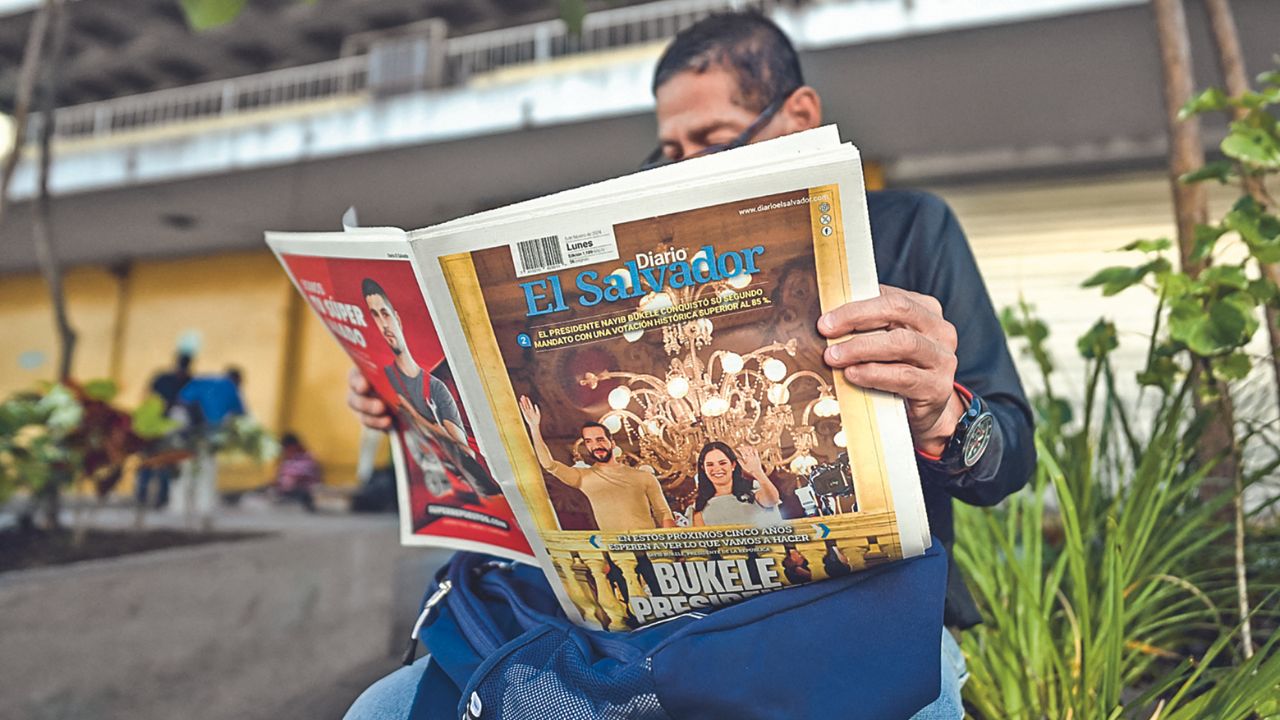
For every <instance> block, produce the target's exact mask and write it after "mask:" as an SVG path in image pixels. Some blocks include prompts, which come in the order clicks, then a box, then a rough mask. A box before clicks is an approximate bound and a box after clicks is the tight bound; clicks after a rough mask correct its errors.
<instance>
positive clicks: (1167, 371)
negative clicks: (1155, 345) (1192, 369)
mask: <svg viewBox="0 0 1280 720" xmlns="http://www.w3.org/2000/svg"><path fill="white" fill-rule="evenodd" d="M1180 371H1181V368H1179V367H1178V364H1177V363H1176V362H1174V360H1173V358H1172V357H1169V355H1167V354H1160V353H1157V354H1154V355H1152V357H1151V362H1150V363H1148V365H1147V367H1146V369H1145V370H1143V371H1142V372H1140V373H1138V375H1137V378H1138V383H1139V384H1142V385H1147V386H1150V387H1158V388H1163V389H1164V390H1166V391H1169V390H1172V389H1173V383H1174V381H1175V380H1177V378H1178V373H1179V372H1180Z"/></svg>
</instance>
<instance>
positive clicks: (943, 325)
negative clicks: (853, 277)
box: [818, 285, 955, 347]
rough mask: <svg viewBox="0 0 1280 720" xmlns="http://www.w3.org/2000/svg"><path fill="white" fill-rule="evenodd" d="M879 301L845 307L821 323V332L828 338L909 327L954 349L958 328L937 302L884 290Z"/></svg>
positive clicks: (851, 303) (824, 318) (853, 303)
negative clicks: (946, 316) (943, 312)
mask: <svg viewBox="0 0 1280 720" xmlns="http://www.w3.org/2000/svg"><path fill="white" fill-rule="evenodd" d="M884 288H885V292H884V294H882V295H880V296H879V297H875V298H870V299H868V300H856V301H854V302H850V303H845V304H844V305H841V306H840V307H838V308H835V309H834V310H831V311H830V312H828V313H826V314H825V315H823V316H822V317H821V318H819V319H818V331H819V332H821V333H822V334H823V335H824V336H826V337H829V338H831V337H840V336H842V335H847V334H849V333H856V332H868V331H871V330H886V329H892V328H900V327H905V328H909V329H912V330H915V331H917V332H920V333H923V334H924V335H928V336H930V337H933V338H936V339H938V340H939V342H941V343H942V344H943V345H948V346H951V347H954V345H955V343H954V338H955V328H953V327H952V326H951V323H949V322H947V321H946V320H945V319H944V318H943V317H942V313H941V306H940V305H939V304H938V301H937V300H934V299H933V298H930V297H928V296H926V295H920V294H918V293H910V292H907V291H905V290H898V289H897V288H891V287H889V286H887V285H886V286H884Z"/></svg>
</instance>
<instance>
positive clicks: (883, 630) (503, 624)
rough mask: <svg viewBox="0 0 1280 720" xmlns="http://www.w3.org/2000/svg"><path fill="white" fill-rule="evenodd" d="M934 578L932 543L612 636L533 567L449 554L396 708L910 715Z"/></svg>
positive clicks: (480, 717) (497, 718) (942, 565)
mask: <svg viewBox="0 0 1280 720" xmlns="http://www.w3.org/2000/svg"><path fill="white" fill-rule="evenodd" d="M946 582H947V561H946V557H945V555H944V552H943V550H942V544H941V543H939V542H937V541H936V540H935V541H934V543H933V547H932V548H931V549H930V550H929V551H928V552H927V553H926V554H925V555H924V556H922V557H919V558H915V559H912V560H906V561H902V562H897V563H892V564H888V565H884V566H881V567H878V568H874V569H871V570H866V571H864V572H858V573H853V574H851V575H847V576H845V577H841V578H832V579H828V580H823V581H821V582H815V583H810V584H806V585H801V586H798V587H792V588H787V589H785V590H780V591H776V592H772V593H768V594H765V595H760V596H757V597H754V598H751V599H748V600H745V601H743V602H740V603H738V604H735V605H730V606H727V607H723V608H719V609H716V610H713V611H711V612H707V613H705V614H704V613H688V614H685V615H681V616H678V617H675V618H672V619H670V620H667V621H664V622H661V623H657V624H654V625H650V626H646V627H643V628H641V629H639V630H634V631H632V632H628V633H611V632H603V631H592V630H586V629H583V628H581V627H578V626H577V625H574V624H573V623H571V622H569V620H568V619H567V618H566V617H565V616H564V614H563V613H562V612H561V610H560V607H559V605H558V603H557V602H556V599H555V597H554V596H553V595H552V592H551V588H550V587H548V585H547V582H546V579H545V577H544V576H543V574H542V571H541V570H539V569H538V568H535V567H530V566H526V565H519V564H512V563H509V562H502V561H497V560H494V559H493V558H490V557H488V556H484V555H477V554H474V553H458V554H457V555H455V556H454V557H453V559H452V560H451V561H450V562H449V564H448V565H446V566H445V567H444V568H443V569H442V570H441V571H440V573H439V574H438V575H437V577H436V582H435V583H434V584H433V586H432V587H431V588H430V590H429V592H428V593H427V597H426V598H424V601H423V608H424V609H423V618H424V620H425V623H424V624H423V625H422V628H421V638H422V641H423V643H424V644H425V646H426V648H427V650H428V651H429V652H430V653H431V660H430V662H429V663H428V664H427V669H426V672H425V673H424V674H423V676H422V680H421V682H420V683H419V685H418V690H417V694H416V696H415V698H414V701H413V705H412V711H411V712H410V715H409V717H410V718H412V719H413V720H443V719H446V718H447V719H449V720H456V719H457V718H462V719H463V720H549V719H553V718H554V719H556V720H597V719H600V720H614V719H617V720H623V719H626V720H702V719H704V718H705V719H707V720H712V719H715V720H720V719H724V718H734V719H735V720H737V719H739V718H741V719H743V720H751V719H754V718H761V719H764V718H769V719H771V720H772V719H776V718H842V719H845V718H848V719H856V718H869V719H874V720H893V719H894V718H904V719H905V718H909V717H911V716H912V715H914V714H915V713H916V712H917V711H918V710H920V709H921V708H923V707H924V706H926V705H928V704H929V703H931V702H933V701H934V700H935V699H936V698H937V697H938V694H939V692H940V654H939V641H940V637H941V632H942V605H943V595H944V591H945V588H946ZM411 653H412V649H411ZM411 660H412V654H410V656H409V657H408V658H406V662H408V661H411Z"/></svg>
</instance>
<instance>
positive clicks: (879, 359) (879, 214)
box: [348, 12, 1035, 720]
mask: <svg viewBox="0 0 1280 720" xmlns="http://www.w3.org/2000/svg"><path fill="white" fill-rule="evenodd" d="M652 87H653V93H654V98H655V107H654V111H655V114H656V116H657V118H656V119H657V126H658V144H657V147H656V148H655V149H654V151H653V152H652V153H651V154H650V155H649V157H648V158H647V160H646V161H645V165H646V166H653V165H660V164H664V163H669V162H679V161H681V160H685V159H688V158H692V157H698V156H701V155H707V154H710V153H714V152H718V151H722V150H726V149H730V148H734V147H739V146H742V145H746V144H748V143H753V142H759V141H762V140H768V139H772V138H776V137H781V136H783V135H787V134H790V133H795V132H800V131H803V130H808V129H811V128H816V127H818V126H820V125H822V124H823V115H822V99H821V96H820V95H819V93H818V91H817V90H816V89H815V88H813V87H811V86H809V85H807V84H805V82H804V79H803V75H802V73H801V69H800V62H799V58H798V56H797V54H796V52H795V49H794V47H793V46H792V45H791V42H790V40H788V38H787V37H786V35H785V34H784V33H783V32H782V31H781V30H780V29H779V28H778V27H777V26H776V25H775V24H773V23H772V22H771V21H769V20H768V19H766V18H764V17H763V16H761V15H758V14H755V13H749V12H748V13H727V14H719V15H713V16H710V17H708V18H706V19H704V20H702V21H700V22H698V23H696V24H694V25H693V26H691V27H689V28H687V29H685V30H683V31H682V32H681V33H680V34H679V35H677V36H676V38H675V39H674V40H673V41H672V43H671V44H670V45H669V46H668V47H667V49H666V51H665V52H664V53H663V55H662V57H661V59H660V60H659V61H658V65H657V68H656V70H655V72H654V78H653V86H652ZM867 207H868V211H869V214H870V220H871V235H872V242H873V245H874V252H875V259H876V268H877V271H878V273H879V277H880V281H881V283H882V285H881V288H880V290H881V293H880V296H879V297H876V298H872V299H869V300H861V301H855V302H850V303H847V304H845V305H843V306H841V307H839V308H836V309H834V310H832V311H830V312H828V313H826V314H825V315H823V316H822V317H820V318H816V319H815V321H816V323H817V328H818V330H819V332H820V333H821V334H822V335H824V336H826V337H828V338H839V337H845V336H848V339H846V340H844V341H843V342H841V343H838V344H835V345H833V346H831V347H830V348H828V350H827V352H826V356H825V359H826V361H827V364H828V365H829V366H831V367H832V368H833V369H836V370H839V371H841V372H843V373H844V375H845V377H846V378H847V379H848V380H849V381H850V382H852V383H853V384H855V385H859V386H862V387H866V388H872V389H876V390H883V391H886V392H892V393H896V394H898V395H900V396H901V397H902V398H903V399H904V400H905V401H906V407H907V416H908V423H909V425H910V429H911V436H912V440H913V442H914V445H915V449H916V453H917V464H918V466H919V470H920V476H921V481H922V483H923V485H924V488H923V490H924V499H925V506H926V510H927V513H928V517H929V525H930V529H931V530H932V532H933V534H934V535H935V536H936V537H937V538H938V539H939V540H941V541H942V543H943V545H944V546H946V547H947V549H948V550H950V549H951V546H952V544H953V543H954V540H955V530H954V523H953V516H952V507H951V506H952V501H953V499H955V500H960V501H961V502H966V503H969V504H973V505H994V504H995V503H998V502H999V501H1000V500H1002V499H1003V498H1004V497H1006V496H1007V495H1009V494H1010V493H1012V492H1014V491H1016V490H1018V489H1019V488H1021V487H1023V486H1024V485H1025V484H1026V482H1027V480H1028V478H1029V477H1030V476H1031V473H1032V471H1033V469H1034V467H1035V450H1034V445H1033V439H1032V435H1033V422H1032V414H1031V409H1030V406H1029V404H1028V402H1027V399H1026V395H1025V393H1024V392H1023V389H1022V385H1021V382H1020V380H1019V378H1018V374H1017V371H1016V370H1015V368H1014V364H1013V359H1012V357H1011V356H1010V354H1009V350H1008V346H1007V344H1006V341H1005V337H1004V333H1003V331H1002V330H1001V328H1000V323H999V320H998V319H997V317H996V313H995V310H994V308H993V307H992V304H991V300H990V298H989V297H988V295H987V291H986V287H985V285H984V283H983V281H982V276H981V274H980V273H979V271H978V267H977V264H976V262H975V261H974V257H973V253H972V251H971V250H970V248H969V244H968V241H967V240H966V239H965V236H964V233H963V231H962V230H961V228H960V224H959V222H958V221H957V220H956V217H955V215H954V214H953V213H952V212H951V210H950V208H948V207H947V205H946V203H944V202H943V201H942V200H941V199H939V198H937V197H935V196H933V195H930V194H928V193H923V192H911V191H900V190H894V191H881V192H869V193H868V194H867ZM348 404H349V405H350V406H351V408H352V409H353V410H354V411H355V412H356V413H357V414H358V415H360V416H361V419H362V421H363V422H364V423H365V424H366V425H368V426H370V427H374V428H384V429H385V428H387V427H389V426H390V423H391V420H390V418H389V417H388V416H387V411H386V408H385V406H383V404H382V403H381V402H380V401H379V400H377V399H376V398H375V397H374V396H373V394H372V391H371V388H369V386H368V384H367V383H366V382H365V381H364V380H363V378H362V377H361V376H360V375H359V373H358V372H354V371H353V372H352V373H351V375H350V392H349V394H348ZM948 556H949V557H950V553H948ZM992 561H993V562H994V561H996V557H995V555H994V553H993V555H992ZM980 621H981V618H980V616H979V615H978V613H977V609H976V607H975V605H974V603H973V600H972V598H971V596H970V595H969V593H968V591H967V589H966V588H965V586H964V582H963V580H962V579H961V578H960V575H959V573H958V571H956V569H955V566H954V564H953V565H952V572H951V573H950V575H949V579H948V587H947V598H946V617H945V623H946V624H947V625H948V626H951V627H955V628H964V627H969V626H972V625H974V624H976V623H978V622H980ZM942 640H943V648H942V655H943V673H942V685H943V691H942V694H941V696H940V697H939V698H938V700H937V701H936V702H935V703H933V704H932V705H930V706H928V707H926V708H925V709H924V710H922V711H921V712H920V713H919V714H918V715H916V717H917V718H959V717H962V716H963V708H962V707H961V706H960V686H961V684H962V682H963V679H964V678H965V677H966V675H965V670H964V662H963V657H962V655H961V654H960V651H959V648H958V647H957V646H956V643H955V641H954V640H953V639H952V637H951V635H950V634H949V633H947V632H946V631H945V630H944V631H943V632H942ZM414 667H415V668H416V667H417V666H414ZM406 670H407V671H410V673H409V674H405V675H403V676H401V675H400V674H394V675H392V676H390V677H388V678H386V679H384V681H382V682H381V683H379V684H378V685H375V686H374V687H372V688H370V690H369V691H367V692H366V696H362V698H361V700H358V701H357V703H356V704H355V705H354V706H353V707H352V709H351V711H350V713H349V715H348V717H349V718H360V720H365V719H366V718H373V717H382V715H379V714H378V712H377V710H376V706H377V703H379V702H381V701H384V700H390V699H391V698H393V697H394V695H395V693H396V692H397V688H398V687H401V686H400V685H397V682H399V683H410V685H409V690H408V692H409V693H410V695H411V693H412V687H413V685H412V682H413V680H414V677H413V675H412V674H411V673H412V670H413V668H407V669H406ZM402 672H404V671H402ZM419 675H420V671H419ZM397 678H399V679H397Z"/></svg>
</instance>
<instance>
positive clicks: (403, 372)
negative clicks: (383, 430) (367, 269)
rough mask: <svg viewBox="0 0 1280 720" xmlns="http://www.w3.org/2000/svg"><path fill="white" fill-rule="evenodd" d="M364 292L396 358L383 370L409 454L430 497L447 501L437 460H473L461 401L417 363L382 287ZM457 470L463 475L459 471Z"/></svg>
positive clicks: (370, 284) (370, 285)
mask: <svg viewBox="0 0 1280 720" xmlns="http://www.w3.org/2000/svg"><path fill="white" fill-rule="evenodd" d="M360 292H361V294H362V295H364V302H365V305H367V306H368V308H369V315H370V317H371V318H372V319H373V325H374V327H376V328H377V329H378V334H379V335H381V336H382V339H383V340H386V342H387V346H388V347H389V348H390V349H391V353H392V354H393V355H395V362H393V363H391V364H390V365H387V366H386V367H385V368H383V372H385V373H386V374H387V379H388V380H390V381H391V388H392V390H393V391H394V392H395V394H396V395H397V396H399V398H400V406H399V408H397V411H398V412H399V414H400V416H401V419H402V420H404V425H406V427H404V428H403V429H404V430H406V431H407V432H408V433H410V437H409V444H410V451H411V454H412V455H413V457H414V459H415V460H416V461H417V462H418V465H419V466H420V467H421V468H422V471H423V476H424V482H425V483H426V485H427V489H428V490H429V491H431V494H433V495H436V496H446V495H449V494H450V493H452V492H453V488H452V486H450V484H449V481H448V478H447V477H446V474H445V471H444V468H443V467H442V466H441V465H440V458H439V456H440V455H441V454H443V455H444V456H446V457H449V458H451V459H457V460H461V458H462V456H465V457H467V458H473V457H474V453H473V451H472V449H471V445H470V443H468V442H467V432H466V430H464V429H463V424H462V413H461V412H460V411H459V410H458V403H457V400H455V399H454V397H453V393H452V392H451V391H450V390H449V386H448V385H446V384H445V382H444V381H443V380H441V379H440V378H438V377H436V376H435V375H432V374H431V373H430V372H427V370H426V369H425V368H423V367H422V366H421V365H419V364H418V362H417V361H416V360H414V358H413V354H412V353H410V352H409V346H408V344H407V343H406V342H405V338H404V327H403V325H401V322H400V313H398V312H396V309H395V306H393V305H392V304H391V298H389V297H388V296H387V292H386V291H385V290H383V289H382V286H381V285H379V284H378V283H377V281H375V280H373V279H372V278H365V279H364V280H363V281H362V282H361V284H360ZM456 464H458V465H461V463H456ZM457 469H458V470H462V468H461V467H458V468H457ZM467 479H468V480H471V478H467Z"/></svg>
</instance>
